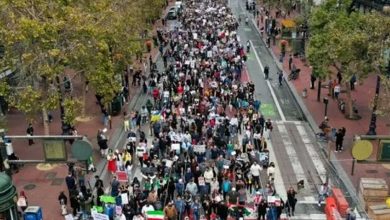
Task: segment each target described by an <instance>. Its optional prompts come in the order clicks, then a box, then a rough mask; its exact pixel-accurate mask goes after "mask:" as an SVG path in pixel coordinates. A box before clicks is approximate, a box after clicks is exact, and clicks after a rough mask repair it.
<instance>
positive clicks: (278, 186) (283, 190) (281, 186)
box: [267, 141, 287, 199]
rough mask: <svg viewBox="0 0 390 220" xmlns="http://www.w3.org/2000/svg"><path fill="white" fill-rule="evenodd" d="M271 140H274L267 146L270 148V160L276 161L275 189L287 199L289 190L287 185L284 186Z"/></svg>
mask: <svg viewBox="0 0 390 220" xmlns="http://www.w3.org/2000/svg"><path fill="white" fill-rule="evenodd" d="M271 142H272V141H268V142H267V147H268V150H269V157H270V158H269V161H270V162H274V164H275V180H274V186H275V190H276V193H277V194H279V196H280V197H281V198H282V199H286V198H287V190H286V187H285V186H284V182H283V178H282V174H281V172H280V167H279V165H278V160H277V159H276V157H275V151H274V147H273V146H272V143H271Z"/></svg>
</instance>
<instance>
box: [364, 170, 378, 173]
mask: <svg viewBox="0 0 390 220" xmlns="http://www.w3.org/2000/svg"><path fill="white" fill-rule="evenodd" d="M366 173H378V170H366Z"/></svg>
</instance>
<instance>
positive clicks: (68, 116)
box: [63, 98, 83, 126]
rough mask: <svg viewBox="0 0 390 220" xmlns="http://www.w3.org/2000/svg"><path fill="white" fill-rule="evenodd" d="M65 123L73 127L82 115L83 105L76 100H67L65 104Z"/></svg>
mask: <svg viewBox="0 0 390 220" xmlns="http://www.w3.org/2000/svg"><path fill="white" fill-rule="evenodd" d="M63 105H64V122H65V123H67V124H69V125H71V126H73V125H75V123H76V118H77V116H78V115H80V113H81V109H82V105H83V103H82V102H81V101H80V100H78V99H74V98H65V100H64V102H63Z"/></svg>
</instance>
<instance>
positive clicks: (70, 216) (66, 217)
mask: <svg viewBox="0 0 390 220" xmlns="http://www.w3.org/2000/svg"><path fill="white" fill-rule="evenodd" d="M65 220H74V218H73V215H72V214H68V215H65Z"/></svg>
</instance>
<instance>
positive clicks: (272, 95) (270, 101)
mask: <svg viewBox="0 0 390 220" xmlns="http://www.w3.org/2000/svg"><path fill="white" fill-rule="evenodd" d="M230 6H231V8H232V9H233V12H234V14H235V15H236V16H240V17H241V18H242V19H241V20H242V23H241V25H240V28H239V30H238V34H239V36H240V39H241V42H242V44H243V45H246V42H247V41H248V40H249V41H250V42H251V45H252V48H251V52H250V54H249V55H248V62H247V66H248V70H249V72H250V76H251V79H252V81H253V82H254V83H255V85H256V91H257V92H256V95H258V96H260V98H261V101H262V110H263V114H265V115H266V116H269V117H270V118H272V119H282V120H289V121H295V120H302V119H303V118H304V117H303V115H302V112H301V110H300V108H299V106H298V104H297V103H296V102H295V99H294V98H293V96H292V94H291V92H290V90H289V89H288V88H287V85H282V86H279V83H278V76H277V73H278V71H279V69H278V67H277V65H276V63H275V60H274V59H273V57H272V55H271V54H270V53H269V51H268V49H267V48H266V46H265V44H264V42H263V41H262V40H261V38H260V34H259V32H258V31H257V29H256V27H255V26H254V25H253V23H252V22H249V25H246V24H245V22H244V20H245V17H247V16H248V17H249V18H250V20H251V19H252V18H253V15H251V14H248V13H247V11H246V10H245V1H239V0H230ZM266 65H267V66H268V67H269V70H270V71H269V72H270V73H269V76H270V77H269V80H268V82H266V81H265V80H264V73H263V69H264V66H266ZM285 77H287V75H285ZM278 108H279V109H278Z"/></svg>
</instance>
